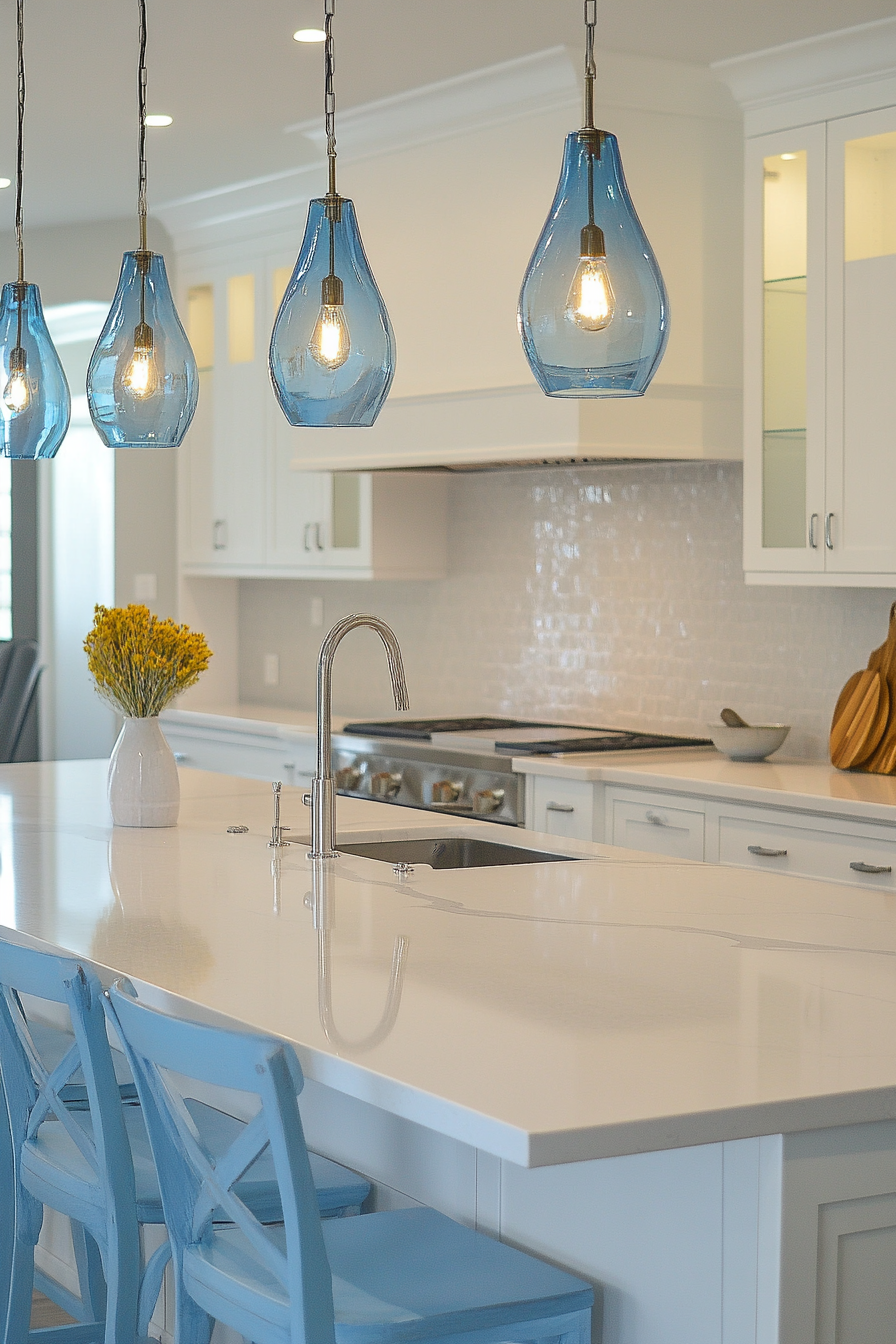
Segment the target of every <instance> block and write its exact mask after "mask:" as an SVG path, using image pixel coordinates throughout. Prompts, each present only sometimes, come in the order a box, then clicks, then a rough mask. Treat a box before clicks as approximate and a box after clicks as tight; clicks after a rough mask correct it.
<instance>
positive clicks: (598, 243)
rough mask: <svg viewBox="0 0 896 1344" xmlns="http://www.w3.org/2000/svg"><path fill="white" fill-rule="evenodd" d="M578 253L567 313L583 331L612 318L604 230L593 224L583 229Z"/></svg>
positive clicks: (613, 308) (599, 327)
mask: <svg viewBox="0 0 896 1344" xmlns="http://www.w3.org/2000/svg"><path fill="white" fill-rule="evenodd" d="M580 251H581V254H580V256H579V264H578V266H577V267H576V271H575V275H574V276H573V278H572V284H571V285H570V287H569V298H568V299H567V301H566V315H567V317H568V318H569V319H570V321H572V322H575V324H576V326H577V327H581V328H582V330H583V331H603V329H604V328H605V327H608V326H609V325H610V323H611V322H612V321H613V315H614V313H615V312H616V296H615V294H614V293H613V286H612V284H611V283H610V273H609V271H608V270H607V251H606V247H605V245H604V235H603V230H602V229H600V228H598V226H597V225H596V224H586V225H585V227H584V229H582V241H581V250H580Z"/></svg>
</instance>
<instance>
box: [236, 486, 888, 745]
mask: <svg viewBox="0 0 896 1344" xmlns="http://www.w3.org/2000/svg"><path fill="white" fill-rule="evenodd" d="M741 488H742V487H741V468H740V465H739V464H735V463H726V464H711V463H700V464H697V463H692V464H685V463H677V464H667V465H660V464H652V465H643V466H606V467H597V466H595V467H586V468H570V469H557V470H554V469H542V470H532V471H504V472H496V473H486V474H470V475H462V476H457V477H455V478H453V479H452V480H451V481H450V483H449V499H450V517H449V545H448V549H449V557H450V560H449V565H450V568H449V574H448V577H447V578H446V579H445V580H444V581H442V582H438V583H323V582H321V583H314V582H275V581H266V580H254V581H248V580H243V581H242V582H241V583H240V625H239V630H240V641H239V643H240V687H241V698H242V699H243V700H244V701H250V702H256V703H268V704H277V703H279V704H284V705H294V706H299V707H303V708H310V707H312V706H313V704H314V670H315V662H316V656H317V649H318V647H319V643H320V636H321V633H322V631H321V630H320V629H317V628H314V627H312V626H311V624H310V614H311V601H312V599H313V598H315V597H319V598H322V600H323V603H324V621H325V625H326V626H329V625H330V624H331V623H332V622H333V621H335V620H337V619H338V618H339V617H341V616H343V615H345V614H347V613H348V612H350V611H372V612H374V613H376V614H377V615H379V616H382V617H383V618H384V619H386V620H387V621H389V622H390V623H391V624H392V625H394V627H395V630H396V633H397V634H398V637H399V639H400V641H401V645H402V649H403V652H404V655H405V663H406V667H407V673H408V685H409V688H410V694H411V707H412V710H413V711H415V712H416V713H418V714H420V715H426V714H457V713H504V714H515V715H521V716H526V715H530V716H536V717H542V716H549V717H554V716H556V717H558V718H560V719H562V720H567V721H571V722H576V721H578V722H583V723H601V724H610V725H614V724H621V725H629V724H631V725H634V726H645V727H652V728H656V729H663V730H666V731H673V730H674V731H686V732H695V733H697V732H702V731H703V725H704V722H705V721H706V720H707V719H711V718H714V717H715V716H716V715H717V714H718V712H719V710H720V709H721V708H722V706H723V705H733V706H734V707H735V708H736V709H738V710H739V711H740V712H741V713H742V714H744V715H745V717H747V718H750V719H753V720H754V721H756V722H763V721H766V722H767V721H779V722H784V723H790V724H792V725H793V732H792V734H791V738H790V741H789V743H788V747H787V750H788V753H792V754H796V755H805V756H815V757H822V756H824V755H825V754H826V751H827V734H828V729H829V726H830V718H831V714H832V712H833V707H834V703H835V701H836V698H837V694H838V692H839V690H840V688H841V686H842V685H843V683H844V682H845V681H846V678H847V677H848V676H849V674H850V673H851V672H853V671H854V670H855V669H857V668H860V667H864V665H865V661H866V659H867V656H868V653H869V652H870V650H871V649H872V648H874V647H876V646H877V645H878V644H880V643H882V642H883V639H884V637H885V635H886V632H887V616H888V611H889V606H890V603H891V601H892V600H893V598H894V597H896V593H893V592H889V591H887V590H882V589H845V588H844V589H834V590H831V589H821V588H802V589H800V588H748V587H747V586H746V585H745V584H744V581H743V574H742V570H741ZM265 653H279V655H280V668H281V684H280V686H279V687H276V688H271V687H265V686H264V684H263V677H262V658H263V655H264V654H265ZM334 704H335V706H336V708H337V710H338V711H339V712H340V713H346V714H356V715H359V716H366V717H367V716H372V717H377V718H382V717H385V716H387V715H388V714H389V713H390V712H391V699H390V695H389V688H388V680H387V675H386V664H385V659H384V658H383V656H382V651H381V649H380V648H379V647H378V645H377V641H376V638H375V636H373V637H370V638H368V635H367V632H365V631H358V632H356V633H354V634H353V635H351V637H350V638H349V640H348V641H346V643H345V644H344V645H343V646H342V648H341V649H340V652H339V655H338V656H337V659H336V669H335V677H334Z"/></svg>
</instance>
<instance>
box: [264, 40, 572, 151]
mask: <svg viewBox="0 0 896 1344" xmlns="http://www.w3.org/2000/svg"><path fill="white" fill-rule="evenodd" d="M578 96H579V81H578V76H577V74H576V71H575V67H574V66H573V63H572V61H571V59H570V55H569V52H568V51H567V49H566V47H549V48H548V49H547V50H546V51H537V52H535V53H534V54H533V55H531V56H522V57H519V58H518V59H517V60H513V61H502V62H501V63H500V64H499V65H489V66H485V67H483V69H481V70H474V71H472V72H471V73H470V74H466V75H457V76H455V77H454V78H453V79H443V80H439V81H438V82H437V83H435V84H425V85H423V86H422V87H420V88H417V89H409V90H408V91H407V92H406V93H399V94H396V95H394V96H393V97H391V98H380V99H378V100H377V101H376V102H372V103H364V104H362V105H361V106H359V107H353V108H349V109H348V110H347V111H345V112H340V114H339V157H340V158H344V159H347V160H352V159H366V158H371V157H373V156H374V155H379V154H391V153H395V152H396V151H397V150H402V149H411V148H413V147H414V146H416V145H425V144H430V143H432V142H433V141H434V140H444V139H448V138H450V137H451V136H455V135H464V134H467V133H469V132H470V131H477V130H480V129H482V128H483V127H486V126H501V125H503V124H504V123H506V122H508V121H517V120H518V119H519V118H520V117H531V116H538V115H539V113H542V112H551V111H554V110H555V109H557V108H561V107H567V106H569V104H570V103H574V102H575V101H576V100H577V99H578ZM284 130H285V133H286V134H287V135H289V134H296V133H297V134H299V135H302V136H304V137H305V139H306V140H309V141H310V142H311V144H313V145H314V147H315V148H316V149H317V150H318V152H319V153H320V154H321V156H323V155H324V154H325V153H326V146H327V139H326V133H325V131H324V128H323V126H322V124H321V118H320V117H314V118H313V119H312V120H310V121H300V122H296V123H295V125H292V126H286V127H285V128H284Z"/></svg>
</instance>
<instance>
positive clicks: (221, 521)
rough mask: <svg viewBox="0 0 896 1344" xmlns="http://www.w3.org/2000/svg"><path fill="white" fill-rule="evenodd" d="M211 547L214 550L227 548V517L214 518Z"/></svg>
mask: <svg viewBox="0 0 896 1344" xmlns="http://www.w3.org/2000/svg"><path fill="white" fill-rule="evenodd" d="M212 547H213V549H214V550H216V551H226V550H227V519H226V518H216V519H215V521H214V523H212Z"/></svg>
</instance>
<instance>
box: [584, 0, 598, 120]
mask: <svg viewBox="0 0 896 1344" xmlns="http://www.w3.org/2000/svg"><path fill="white" fill-rule="evenodd" d="M596 27H597V0H585V129H586V130H593V129H594V80H595V76H596V74H597V70H596V67H595V64H594V30H595V28H596Z"/></svg>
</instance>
